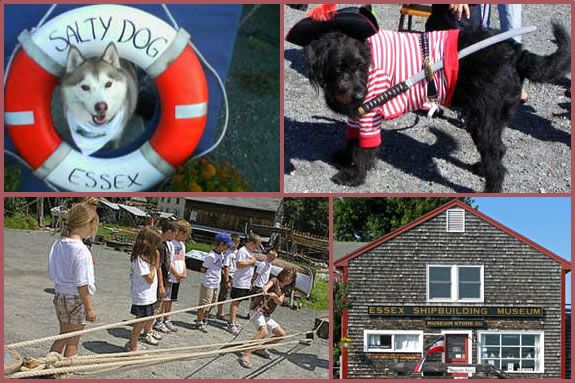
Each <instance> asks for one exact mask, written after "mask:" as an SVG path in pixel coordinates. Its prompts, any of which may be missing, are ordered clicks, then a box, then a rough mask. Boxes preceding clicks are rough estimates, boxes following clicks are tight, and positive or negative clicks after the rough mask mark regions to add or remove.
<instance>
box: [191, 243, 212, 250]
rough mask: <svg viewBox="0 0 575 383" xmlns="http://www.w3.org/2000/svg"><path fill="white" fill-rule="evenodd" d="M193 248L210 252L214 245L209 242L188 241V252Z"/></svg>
mask: <svg viewBox="0 0 575 383" xmlns="http://www.w3.org/2000/svg"><path fill="white" fill-rule="evenodd" d="M191 250H198V251H205V252H208V251H210V250H212V245H210V244H208V243H200V242H186V252H188V251H191Z"/></svg>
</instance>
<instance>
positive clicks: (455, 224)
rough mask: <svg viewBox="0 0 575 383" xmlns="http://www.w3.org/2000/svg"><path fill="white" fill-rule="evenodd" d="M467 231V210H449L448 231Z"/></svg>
mask: <svg viewBox="0 0 575 383" xmlns="http://www.w3.org/2000/svg"><path fill="white" fill-rule="evenodd" d="M464 231H465V210H463V209H450V210H447V232H449V233H463V232H464Z"/></svg>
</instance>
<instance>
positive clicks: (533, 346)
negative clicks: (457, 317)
mask: <svg viewBox="0 0 575 383" xmlns="http://www.w3.org/2000/svg"><path fill="white" fill-rule="evenodd" d="M477 339H478V343H477V347H478V351H477V355H478V362H479V364H491V365H492V366H494V367H496V368H499V369H501V370H503V371H506V372H511V373H513V372H519V373H542V372H544V370H545V368H544V360H545V358H544V333H543V331H513V332H512V331H503V332H496V331H478V332H477Z"/></svg>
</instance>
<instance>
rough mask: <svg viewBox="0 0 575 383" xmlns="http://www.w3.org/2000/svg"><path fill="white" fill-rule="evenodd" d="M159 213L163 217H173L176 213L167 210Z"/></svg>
mask: <svg viewBox="0 0 575 383" xmlns="http://www.w3.org/2000/svg"><path fill="white" fill-rule="evenodd" d="M158 214H159V216H160V218H161V219H166V218H172V217H174V216H175V214H174V213H168V212H165V211H159V212H158Z"/></svg>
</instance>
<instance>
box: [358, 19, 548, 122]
mask: <svg viewBox="0 0 575 383" xmlns="http://www.w3.org/2000/svg"><path fill="white" fill-rule="evenodd" d="M536 29H537V28H536V27H534V26H529V27H523V28H517V29H512V30H510V31H507V32H503V33H499V34H497V35H495V36H491V37H489V38H487V39H485V40H481V41H479V42H477V43H475V44H472V45H470V46H468V47H467V48H464V49H462V50H460V51H459V53H458V54H457V58H458V59H459V60H461V59H462V58H464V57H466V56H469V55H470V54H472V53H475V52H477V51H480V50H482V49H484V48H487V47H489V46H491V45H494V44H497V43H500V42H502V41H505V40H507V39H510V38H512V37H515V36H519V35H523V34H525V33H530V32H534V31H535V30H536ZM442 68H443V60H438V61H436V62H435V63H433V64H431V66H430V68H429V67H427V68H425V67H424V69H423V70H421V71H420V72H419V73H417V74H416V75H413V76H411V77H410V78H408V79H407V80H405V81H402V82H400V83H399V84H396V85H394V86H392V87H391V88H389V89H388V90H386V91H385V92H383V93H382V94H380V95H379V96H377V97H375V98H372V99H371V100H369V101H367V102H364V103H363V104H361V106H360V107H359V108H358V112H359V115H360V116H362V115H364V114H366V113H368V112H369V111H371V110H373V109H375V108H377V107H378V106H381V105H383V104H385V103H386V102H388V101H389V100H391V99H392V98H394V97H397V96H399V95H400V94H402V93H404V92H407V91H408V90H409V88H411V87H412V86H414V85H415V84H417V83H418V82H420V81H421V80H423V79H424V78H427V77H428V76H429V75H430V73H429V70H430V69H431V75H432V74H433V73H435V72H437V71H438V70H440V69H442Z"/></svg>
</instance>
